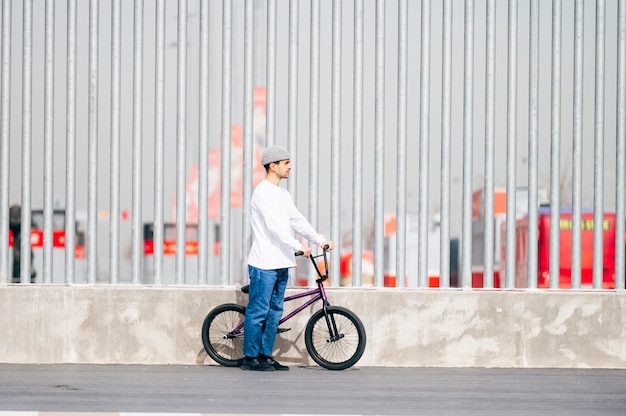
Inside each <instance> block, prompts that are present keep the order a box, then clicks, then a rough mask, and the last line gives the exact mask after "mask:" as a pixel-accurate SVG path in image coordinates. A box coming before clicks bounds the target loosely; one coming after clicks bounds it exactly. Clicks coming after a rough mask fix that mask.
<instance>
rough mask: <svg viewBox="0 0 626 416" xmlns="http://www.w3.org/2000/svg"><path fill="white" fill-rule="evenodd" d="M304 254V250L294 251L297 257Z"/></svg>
mask: <svg viewBox="0 0 626 416" xmlns="http://www.w3.org/2000/svg"><path fill="white" fill-rule="evenodd" d="M303 254H304V251H296V252H295V253H294V256H296V257H297V256H302V255H303Z"/></svg>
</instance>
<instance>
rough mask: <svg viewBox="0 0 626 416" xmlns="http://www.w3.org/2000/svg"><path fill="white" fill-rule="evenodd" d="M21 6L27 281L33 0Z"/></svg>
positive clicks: (26, 279) (24, 262)
mask: <svg viewBox="0 0 626 416" xmlns="http://www.w3.org/2000/svg"><path fill="white" fill-rule="evenodd" d="M23 5H24V8H23V16H22V18H23V29H22V30H23V32H22V36H23V51H22V220H21V221H22V225H21V233H22V241H21V254H22V256H21V264H20V276H21V283H26V284H29V283H30V273H31V264H30V262H31V257H30V256H31V246H30V233H31V184H32V180H31V176H32V175H31V173H32V172H31V165H32V111H33V103H32V98H33V97H32V83H33V66H32V64H33V1H32V0H25V1H24V3H23Z"/></svg>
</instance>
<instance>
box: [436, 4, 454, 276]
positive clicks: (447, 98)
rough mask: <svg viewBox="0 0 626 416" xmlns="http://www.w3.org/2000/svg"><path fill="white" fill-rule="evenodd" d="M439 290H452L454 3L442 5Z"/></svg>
mask: <svg viewBox="0 0 626 416" xmlns="http://www.w3.org/2000/svg"><path fill="white" fill-rule="evenodd" d="M441 44H442V56H441V60H442V63H441V67H442V74H443V76H442V88H441V195H440V202H439V204H440V205H441V211H440V222H441V236H440V242H439V252H440V261H439V286H440V287H442V288H449V287H450V156H451V154H450V150H451V147H450V141H451V138H452V130H451V129H452V125H451V124H452V119H451V103H452V0H444V1H443V28H442V41H441Z"/></svg>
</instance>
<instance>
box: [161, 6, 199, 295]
mask: <svg viewBox="0 0 626 416" xmlns="http://www.w3.org/2000/svg"><path fill="white" fill-rule="evenodd" d="M155 8H156V23H155V53H154V54H155V69H154V71H155V77H154V78H155V79H154V91H155V94H154V224H153V230H154V284H155V285H160V284H161V283H162V282H163V232H164V228H163V199H164V197H163V193H164V191H163V183H164V178H163V170H164V142H165V130H164V118H165V0H157V1H156V6H155ZM207 157H208V156H207Z"/></svg>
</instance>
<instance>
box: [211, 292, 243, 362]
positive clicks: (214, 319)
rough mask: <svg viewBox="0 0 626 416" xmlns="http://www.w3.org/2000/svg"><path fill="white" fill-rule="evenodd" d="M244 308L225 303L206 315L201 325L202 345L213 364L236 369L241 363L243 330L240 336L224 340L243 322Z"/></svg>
mask: <svg viewBox="0 0 626 416" xmlns="http://www.w3.org/2000/svg"><path fill="white" fill-rule="evenodd" d="M245 314H246V308H245V307H243V306H241V305H238V304H236V303H225V304H223V305H219V306H217V307H215V308H214V309H213V310H211V312H209V313H208V315H207V316H206V318H204V322H203V323H202V334H201V336H202V344H203V345H204V350H205V351H206V352H207V354H208V355H209V357H211V358H212V359H213V360H214V361H215V362H217V363H218V364H221V365H223V366H226V367H237V366H240V365H241V363H242V362H243V328H242V330H241V336H239V337H236V338H225V337H226V336H227V334H228V333H230V332H231V331H232V330H233V329H234V328H235V327H236V326H237V325H238V324H239V323H240V322H242V321H243V319H244V317H245Z"/></svg>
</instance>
